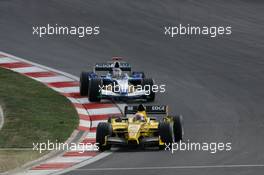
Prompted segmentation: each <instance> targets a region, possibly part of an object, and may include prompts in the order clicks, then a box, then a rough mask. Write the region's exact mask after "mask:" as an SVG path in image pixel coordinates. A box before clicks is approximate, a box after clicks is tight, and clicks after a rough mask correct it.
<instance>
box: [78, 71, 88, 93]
mask: <svg viewBox="0 0 264 175" xmlns="http://www.w3.org/2000/svg"><path fill="white" fill-rule="evenodd" d="M90 74H91V72H82V73H81V75H80V95H81V96H87V95H88V91H89V76H90Z"/></svg>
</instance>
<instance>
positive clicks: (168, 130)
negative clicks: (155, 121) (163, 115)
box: [159, 121, 174, 144]
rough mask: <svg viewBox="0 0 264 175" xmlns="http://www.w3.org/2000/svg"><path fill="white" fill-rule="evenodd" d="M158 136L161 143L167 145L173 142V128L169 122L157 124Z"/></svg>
mask: <svg viewBox="0 0 264 175" xmlns="http://www.w3.org/2000/svg"><path fill="white" fill-rule="evenodd" d="M159 135H160V139H161V141H162V142H164V143H166V144H169V143H173V142H174V136H173V128H172V125H171V124H170V123H169V122H163V121H161V122H160V123H159Z"/></svg>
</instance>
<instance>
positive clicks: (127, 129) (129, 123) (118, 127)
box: [111, 111, 164, 145]
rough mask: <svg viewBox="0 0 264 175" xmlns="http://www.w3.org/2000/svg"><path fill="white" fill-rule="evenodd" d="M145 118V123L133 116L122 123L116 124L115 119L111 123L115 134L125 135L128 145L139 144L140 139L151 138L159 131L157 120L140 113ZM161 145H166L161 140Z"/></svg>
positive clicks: (142, 112) (143, 112)
mask: <svg viewBox="0 0 264 175" xmlns="http://www.w3.org/2000/svg"><path fill="white" fill-rule="evenodd" d="M138 113H141V114H142V115H143V116H144V121H139V120H135V118H134V117H133V116H131V117H128V119H127V120H122V122H120V121H119V122H116V121H115V120H114V119H112V121H111V125H112V129H113V133H115V134H117V135H118V134H119V133H120V134H123V135H122V136H123V137H124V138H125V140H126V141H127V143H129V142H133V143H137V144H139V142H140V138H144V137H151V136H154V135H153V134H154V133H155V132H156V133H157V131H158V125H159V122H158V121H156V120H151V119H150V118H149V117H148V116H147V114H146V112H145V111H140V112H138ZM159 144H160V145H163V144H164V143H163V142H162V141H161V139H159Z"/></svg>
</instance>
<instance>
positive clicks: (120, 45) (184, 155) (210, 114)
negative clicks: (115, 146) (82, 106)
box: [0, 0, 264, 175]
mask: <svg viewBox="0 0 264 175" xmlns="http://www.w3.org/2000/svg"><path fill="white" fill-rule="evenodd" d="M263 8H264V1H261V0H252V1H250V0H229V1H227V0H215V1H211V0H195V1H193V0H163V1H153V0H152V1H140V0H134V1H114V0H98V1H84V0H75V1H72V0H63V1H57V0H45V1H40V0H27V1H21V0H1V1H0V50H2V51H5V52H8V53H11V54H14V55H17V56H19V57H22V58H25V59H29V60H32V61H34V62H37V63H40V64H43V65H46V66H50V67H53V68H56V69H59V70H63V71H65V72H68V73H71V74H74V75H77V76H78V75H79V73H80V71H81V70H88V69H89V68H91V66H92V65H93V64H94V63H95V62H104V61H106V60H108V59H110V58H111V57H112V56H123V57H124V58H125V60H127V61H129V62H130V63H131V64H132V66H133V67H134V69H135V70H144V71H145V73H146V74H147V76H150V77H153V78H154V79H155V80H156V82H157V83H158V84H165V85H166V93H165V94H158V96H157V99H156V101H155V103H156V104H168V105H169V106H170V113H171V114H176V113H177V114H178V113H181V114H182V115H183V116H184V127H185V141H188V140H189V141H190V142H231V143H232V150H231V151H228V152H226V151H222V152H217V153H215V154H212V153H209V152H206V151H179V152H176V153H175V154H173V155H172V154H171V153H169V152H168V151H153V150H127V149H120V150H118V151H115V152H114V153H113V154H111V155H110V156H109V157H107V158H105V159H102V160H99V161H97V162H95V163H93V164H90V165H87V166H85V167H83V168H81V170H76V171H73V172H69V173H67V174H68V175H70V174H71V175H73V174H79V175H84V174H98V175H99V174H104V175H113V174H120V175H121V174H127V175H132V174H144V175H147V174H167V175H172V174H211V175H222V174H232V175H233V174H239V175H242V174H262V173H263V171H264V166H258V167H256V166H255V167H254V166H245V167H240V166H239V167H215V166H218V165H226V164H227V165H264V154H263V152H264V146H263V145H264V139H263V138H264V90H263V89H264V58H263V55H264V32H263V31H264V25H263V24H264V18H263V16H264V11H263ZM48 23H50V24H56V23H57V24H61V25H98V26H100V30H101V33H100V35H98V36H91V37H86V38H78V37H66V36H49V37H46V38H38V37H37V36H35V35H32V26H36V25H46V24H48ZM180 23H182V24H192V25H208V26H210V25H223V26H228V25H230V26H232V35H231V36H223V37H218V38H208V37H204V36H193V37H180V38H169V37H166V36H165V35H164V29H163V27H164V26H166V25H178V24H180ZM179 166H213V167H204V168H196V167H185V168H180V169H179V168H175V167H179ZM119 167H123V168H130V169H126V170H120V169H119V170H113V169H112V170H107V169H104V168H119ZM137 167H156V169H151V168H150V169H140V170H135V169H133V168H137ZM159 167H163V168H159ZM164 167H165V168H164ZM166 167H167V168H166ZM173 167H174V168H173ZM91 168H92V169H94V170H91ZM88 169H90V170H88Z"/></svg>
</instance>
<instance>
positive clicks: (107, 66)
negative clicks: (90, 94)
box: [94, 62, 131, 71]
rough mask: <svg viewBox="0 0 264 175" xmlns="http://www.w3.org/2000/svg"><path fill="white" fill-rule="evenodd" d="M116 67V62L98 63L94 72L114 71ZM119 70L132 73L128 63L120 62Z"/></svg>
mask: <svg viewBox="0 0 264 175" xmlns="http://www.w3.org/2000/svg"><path fill="white" fill-rule="evenodd" d="M114 66H115V62H113V63H96V64H95V67H94V70H95V71H112V70H113V68H114ZM119 68H120V69H121V70H122V71H131V65H130V64H129V63H126V62H120V63H119Z"/></svg>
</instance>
